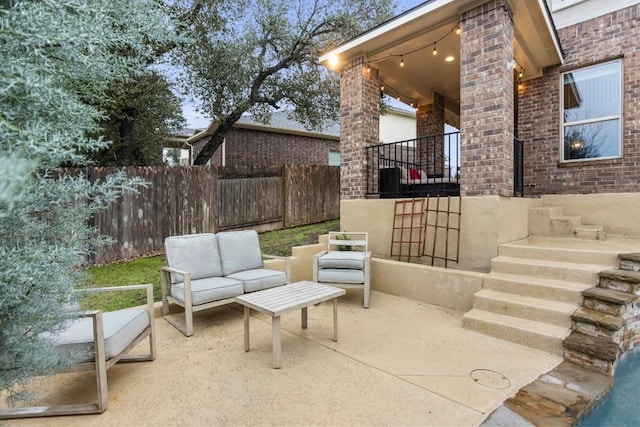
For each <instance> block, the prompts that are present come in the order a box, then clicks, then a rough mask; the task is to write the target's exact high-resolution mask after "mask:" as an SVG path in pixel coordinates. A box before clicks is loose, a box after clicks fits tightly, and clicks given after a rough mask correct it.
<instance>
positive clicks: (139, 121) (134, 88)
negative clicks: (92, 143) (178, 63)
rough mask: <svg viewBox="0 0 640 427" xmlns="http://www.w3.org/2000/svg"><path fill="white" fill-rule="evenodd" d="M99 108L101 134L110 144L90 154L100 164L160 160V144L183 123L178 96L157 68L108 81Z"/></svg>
mask: <svg viewBox="0 0 640 427" xmlns="http://www.w3.org/2000/svg"><path fill="white" fill-rule="evenodd" d="M107 97H108V100H109V101H110V102H109V103H106V105H105V106H104V107H102V110H103V112H104V114H105V116H106V117H105V118H104V119H103V120H101V121H100V127H101V132H102V135H103V136H104V137H105V138H106V139H107V140H109V141H111V145H110V146H109V147H108V148H105V149H103V150H101V151H99V152H97V153H95V154H94V155H92V156H91V157H92V158H93V159H94V160H95V161H96V162H97V164H99V165H101V166H155V165H161V164H162V148H163V147H164V146H165V145H166V142H167V140H168V138H169V136H170V134H171V132H175V131H177V130H178V129H180V128H182V127H184V125H185V120H184V118H183V116H182V110H181V105H180V100H179V99H178V97H177V96H176V95H175V94H174V93H173V92H172V91H171V88H170V87H169V83H168V82H167V80H166V79H165V77H164V76H162V75H160V74H159V73H158V72H155V71H151V72H148V73H146V74H143V75H141V76H138V77H132V78H130V79H127V80H124V81H117V82H114V83H113V84H111V85H110V86H109V88H108V90H107Z"/></svg>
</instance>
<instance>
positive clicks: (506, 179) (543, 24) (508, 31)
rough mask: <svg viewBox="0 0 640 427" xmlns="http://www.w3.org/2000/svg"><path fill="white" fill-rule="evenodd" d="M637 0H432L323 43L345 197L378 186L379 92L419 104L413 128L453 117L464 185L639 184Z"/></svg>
mask: <svg viewBox="0 0 640 427" xmlns="http://www.w3.org/2000/svg"><path fill="white" fill-rule="evenodd" d="M638 3H639V2H637V1H628V0H625V1H616V2H611V1H605V0H546V2H545V1H544V0H491V1H478V0H431V1H427V2H425V3H423V4H421V5H419V6H417V7H415V8H413V9H411V10H409V11H407V12H406V13H403V14H402V15H399V16H397V17H396V18H393V19H392V20H390V21H388V22H386V23H384V24H382V25H380V26H379V27H376V28H374V29H372V30H370V31H368V32H365V33H363V34H361V35H360V36H357V37H355V38H354V39H352V40H349V41H347V42H345V43H343V44H342V45H339V46H338V47H336V48H335V49H333V50H332V51H331V52H328V53H326V54H325V55H323V56H322V57H321V58H320V61H321V62H322V63H324V64H326V65H327V66H328V67H332V68H334V69H335V70H337V71H338V72H340V74H341V85H342V86H341V101H342V102H341V109H342V111H341V117H342V122H341V140H342V147H341V148H342V157H343V161H342V183H343V188H342V198H343V199H353V198H365V197H375V196H376V194H377V192H378V191H377V189H376V188H375V186H376V185H377V182H378V180H377V177H376V173H377V172H378V171H377V170H376V169H377V168H376V163H375V162H377V158H371V156H370V155H368V154H367V148H369V147H371V146H375V145H377V144H378V140H379V138H378V134H377V132H378V126H376V124H377V122H378V120H379V115H378V110H377V105H378V97H379V95H380V93H381V92H384V93H387V94H389V95H390V96H393V97H396V98H398V99H400V100H402V101H404V102H406V103H407V104H409V103H410V102H411V103H412V104H416V105H417V124H416V126H417V134H418V136H421V135H437V134H442V133H443V130H442V129H443V124H444V123H448V122H451V121H452V119H451V118H452V117H453V118H454V119H453V121H456V120H457V123H459V129H460V134H459V150H460V165H459V167H460V170H461V178H460V182H459V185H460V194H461V195H463V196H481V195H500V196H507V197H509V196H513V195H514V181H517V180H518V179H520V180H521V181H522V182H521V185H522V184H523V187H524V188H523V190H524V191H523V192H524V195H525V196H539V195H545V194H585V193H588V194H592V193H630V192H631V193H633V192H638V188H639V183H640V167H638V166H639V165H640V131H639V128H640V124H639V121H640V107H639V102H638V99H640V97H639V96H640V85H639V84H638V82H639V81H640V23H639V19H640V6H639V5H638ZM334 60H335V61H336V62H333V63H332V61H334ZM520 141H521V142H522V147H523V149H524V151H523V170H522V171H519V170H518V163H517V162H515V161H514V156H515V155H516V154H515V153H514V144H517V143H519V142H520ZM438 149H440V148H438ZM428 150H430V149H425V151H428ZM369 152H370V151H369ZM376 157H379V156H376ZM440 157H443V156H442V154H440ZM423 166H424V165H423ZM519 174H520V176H518V175H519ZM372 186H373V187H372Z"/></svg>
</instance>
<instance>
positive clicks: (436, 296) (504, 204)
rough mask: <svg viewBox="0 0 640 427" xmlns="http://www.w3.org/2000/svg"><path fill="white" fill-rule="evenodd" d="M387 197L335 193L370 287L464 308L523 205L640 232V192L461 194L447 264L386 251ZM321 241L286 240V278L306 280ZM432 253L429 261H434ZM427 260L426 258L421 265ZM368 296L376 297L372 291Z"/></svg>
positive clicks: (524, 212)
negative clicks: (455, 247) (402, 258)
mask: <svg viewBox="0 0 640 427" xmlns="http://www.w3.org/2000/svg"><path fill="white" fill-rule="evenodd" d="M395 201H396V200H394V199H386V200H378V199H376V200H363V199H355V200H342V201H341V203H340V228H341V230H343V231H367V232H368V233H369V249H370V250H371V251H372V255H373V258H372V266H371V269H372V273H371V280H372V282H371V286H372V288H373V290H375V291H379V292H385V293H389V294H393V295H397V296H400V297H404V298H410V299H413V300H416V301H423V302H427V303H430V304H435V305H440V306H443V307H449V308H453V309H456V310H461V311H467V310H469V309H471V308H472V305H473V294H475V293H476V292H478V291H479V290H480V289H482V280H483V277H484V273H486V272H488V271H489V270H490V267H491V259H492V258H494V257H496V256H497V255H498V246H499V245H500V244H501V243H506V242H510V241H514V240H519V239H523V238H525V237H527V236H528V218H529V214H528V210H529V207H560V208H562V209H563V213H564V214H566V215H582V216H583V218H584V219H583V222H584V223H585V224H601V225H604V226H605V231H607V233H608V234H610V235H621V236H622V235H624V236H634V237H638V236H640V193H638V194H592V195H591V194H590V195H575V196H574V195H564V196H544V197H542V198H536V199H528V198H510V197H500V196H483V197H464V198H462V215H461V221H462V222H461V236H460V262H459V263H458V264H453V263H450V264H449V267H450V268H447V269H445V268H442V267H440V266H435V267H433V266H431V260H430V258H426V257H423V258H422V259H421V260H419V261H420V262H421V263H416V261H418V260H417V259H416V260H412V263H407V262H399V261H397V260H391V259H389V253H390V248H391V234H392V233H391V232H392V227H393V214H394V206H395ZM319 241H320V243H318V244H315V245H307V246H298V247H294V248H293V251H292V253H293V255H292V257H290V258H289V274H290V276H289V277H290V281H291V282H295V281H298V280H311V278H312V262H311V260H312V258H313V255H314V254H316V253H318V252H320V251H322V250H324V249H326V246H327V236H320V239H319ZM438 262H439V261H437V262H436V265H438V264H437V263H438ZM425 264H428V265H425ZM371 303H372V304H375V298H372V302H371Z"/></svg>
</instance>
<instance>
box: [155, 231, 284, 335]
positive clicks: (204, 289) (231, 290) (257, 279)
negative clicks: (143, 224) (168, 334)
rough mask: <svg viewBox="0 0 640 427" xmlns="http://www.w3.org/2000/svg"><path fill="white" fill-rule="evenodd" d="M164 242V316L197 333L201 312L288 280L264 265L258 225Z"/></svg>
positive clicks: (186, 329) (183, 330)
mask: <svg viewBox="0 0 640 427" xmlns="http://www.w3.org/2000/svg"><path fill="white" fill-rule="evenodd" d="M164 246H165V253H166V257H167V264H168V265H167V266H165V267H162V270H161V284H162V315H163V317H164V318H165V319H166V320H167V321H168V322H169V323H171V324H172V325H173V326H175V327H176V328H177V329H178V330H179V331H180V332H182V333H183V334H184V335H186V336H191V335H193V313H194V312H195V311H200V310H205V309H208V308H212V307H217V306H220V305H224V304H229V303H232V302H234V298H235V297H237V296H240V295H243V294H245V293H248V292H255V291H260V290H263V289H268V288H273V287H276V286H282V285H285V284H286V283H287V281H288V280H287V273H286V272H283V271H277V270H272V269H267V268H264V263H263V261H262V253H261V250H260V242H259V240H258V233H257V232H256V231H255V230H245V231H228V232H220V233H217V234H214V233H201V234H190V235H183V236H171V237H167V238H166V239H165V243H164ZM170 303H171V304H175V305H177V306H180V307H182V308H183V309H184V322H182V321H181V320H180V319H179V318H177V317H175V316H174V315H172V314H170V312H169V304H170Z"/></svg>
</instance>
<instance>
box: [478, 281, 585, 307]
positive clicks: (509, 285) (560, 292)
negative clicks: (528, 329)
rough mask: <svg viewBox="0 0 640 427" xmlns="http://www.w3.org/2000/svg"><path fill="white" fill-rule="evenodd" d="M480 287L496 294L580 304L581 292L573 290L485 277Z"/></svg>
mask: <svg viewBox="0 0 640 427" xmlns="http://www.w3.org/2000/svg"><path fill="white" fill-rule="evenodd" d="M482 286H483V287H484V288H486V289H491V290H493V291H498V292H506V293H511V294H516V295H523V296H527V297H534V298H546V299H550V300H554V301H558V302H567V303H570V304H582V292H580V291H577V290H573V289H566V288H564V289H563V288H555V287H549V286H544V285H532V284H531V283H520V282H514V281H510V280H503V279H497V278H493V277H485V278H484V281H483V282H482Z"/></svg>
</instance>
